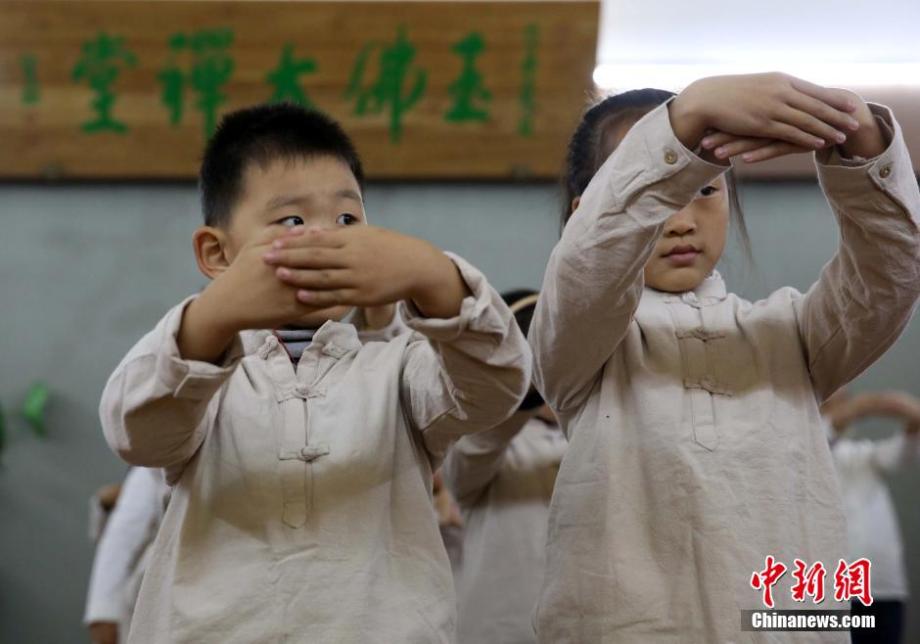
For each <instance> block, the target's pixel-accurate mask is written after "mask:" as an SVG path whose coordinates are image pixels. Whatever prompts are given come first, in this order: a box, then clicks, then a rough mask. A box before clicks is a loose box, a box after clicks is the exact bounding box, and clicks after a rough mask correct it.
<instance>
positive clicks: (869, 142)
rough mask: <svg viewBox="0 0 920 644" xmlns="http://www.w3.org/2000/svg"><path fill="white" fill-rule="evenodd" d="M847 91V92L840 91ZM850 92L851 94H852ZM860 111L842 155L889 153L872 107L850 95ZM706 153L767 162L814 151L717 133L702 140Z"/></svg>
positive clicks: (873, 155)
mask: <svg viewBox="0 0 920 644" xmlns="http://www.w3.org/2000/svg"><path fill="white" fill-rule="evenodd" d="M840 91H844V92H845V91H846V90H840ZM848 93H850V92H848ZM850 95H851V97H852V99H853V101H854V102H856V103H857V108H856V110H855V111H854V112H853V117H854V118H855V119H856V120H857V121H858V123H859V129H858V130H856V132H854V133H852V134H850V135H849V136H848V137H847V141H846V143H843V144H842V145H840V148H841V153H842V154H843V155H844V156H847V157H854V156H859V157H863V158H866V159H871V158H873V157H876V156H878V155H879V154H881V153H882V152H884V151H885V147H886V145H887V142H886V141H885V137H884V135H883V133H882V131H881V129H880V128H879V125H878V122H877V121H876V120H875V117H874V116H873V114H872V112H871V110H870V109H869V106H868V105H867V104H866V102H865V101H864V100H863V99H862V98H861V97H859V96H858V95H856V94H853V93H850ZM700 146H701V147H702V148H703V150H708V151H710V152H711V153H712V154H713V156H715V157H716V159H728V158H731V157H736V156H738V155H741V158H742V160H743V161H745V162H746V163H756V162H758V161H766V160H767V159H773V158H776V157H780V156H783V155H786V154H799V153H802V152H811V150H810V149H808V148H804V147H802V146H799V145H794V144H792V143H787V142H785V141H777V140H770V139H763V138H751V137H739V136H735V135H733V134H727V133H725V132H715V133H713V134H708V135H706V136H704V137H703V140H702V141H700Z"/></svg>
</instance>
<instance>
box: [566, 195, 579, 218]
mask: <svg viewBox="0 0 920 644" xmlns="http://www.w3.org/2000/svg"><path fill="white" fill-rule="evenodd" d="M580 203H581V195H578V196H577V197H575V198H574V199H572V206H571V209H570V210H569V214H570V215H571V214H572V213H573V212H575V209H576V208H578V204H580Z"/></svg>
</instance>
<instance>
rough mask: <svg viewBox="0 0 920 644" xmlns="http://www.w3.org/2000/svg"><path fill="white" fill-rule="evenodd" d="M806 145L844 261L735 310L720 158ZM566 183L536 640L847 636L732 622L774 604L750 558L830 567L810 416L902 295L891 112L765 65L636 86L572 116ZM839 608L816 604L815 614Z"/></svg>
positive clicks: (901, 193) (542, 376)
mask: <svg viewBox="0 0 920 644" xmlns="http://www.w3.org/2000/svg"><path fill="white" fill-rule="evenodd" d="M805 149H809V150H813V151H815V153H816V165H817V169H818V177H819V180H820V184H821V186H822V188H823V189H824V192H825V194H826V195H827V198H828V200H829V202H830V205H831V207H832V209H833V211H834V214H835V216H836V218H837V221H838V225H839V228H840V248H839V250H838V252H837V254H836V255H835V256H834V258H833V259H832V260H831V261H830V262H829V263H828V264H827V265H826V266H825V268H824V270H823V271H822V273H821V276H820V277H819V279H818V281H817V282H816V283H815V284H814V285H813V286H812V288H811V289H810V290H809V291H808V292H807V293H805V294H802V293H799V292H797V291H795V290H794V289H792V288H783V289H780V290H778V291H776V292H775V293H773V294H772V295H770V296H769V297H767V298H766V299H764V300H761V301H759V302H756V303H750V302H747V301H745V300H743V299H741V298H740V297H738V296H736V295H733V294H731V293H729V292H727V290H726V287H725V283H724V282H723V281H722V278H721V277H720V276H719V274H718V273H717V272H715V271H714V270H713V269H714V267H715V265H716V263H717V262H718V260H719V258H720V257H721V255H722V251H723V248H724V244H725V238H726V232H727V228H728V215H729V200H728V195H727V194H726V189H727V183H726V181H725V179H724V177H723V174H724V173H725V171H726V170H727V168H728V166H727V159H728V158H730V157H733V156H735V155H737V154H740V155H741V156H742V158H743V159H745V160H746V161H758V160H762V159H766V158H771V157H775V156H778V155H781V154H785V153H790V152H796V151H801V150H805ZM695 151H698V152H695ZM700 154H706V155H707V157H708V158H709V159H712V161H707V160H704V159H703V158H701V157H700ZM592 175H593V178H592V179H590V182H587V181H586V182H585V183H584V184H580V183H579V182H578V181H576V180H575V179H577V177H582V176H587V177H590V176H592ZM567 178H568V179H572V180H571V181H567V184H568V185H569V186H574V187H575V190H574V191H573V193H574V194H572V195H571V197H572V198H571V200H570V203H571V207H572V209H573V210H574V213H573V214H572V216H571V218H570V219H569V220H568V222H567V224H566V226H565V229H564V231H563V234H562V238H561V240H560V241H559V243H558V245H557V246H556V248H555V249H554V251H553V253H552V256H551V258H550V261H549V265H548V267H547V270H546V277H545V281H544V285H543V291H542V292H541V294H540V300H539V302H538V304H537V310H536V313H535V314H534V320H533V326H532V328H531V332H530V334H529V339H530V342H531V345H532V348H533V350H534V361H535V376H534V377H535V382H536V385H537V388H538V389H539V390H540V391H541V392H542V393H543V395H544V397H545V398H546V400H547V402H548V403H549V405H550V406H551V407H552V408H553V411H555V412H556V415H557V416H558V417H559V420H560V423H561V425H562V427H563V429H564V431H565V433H566V436H567V437H568V440H569V447H568V450H567V451H566V455H565V457H564V458H563V461H562V465H561V467H560V471H559V476H558V477H557V479H556V488H555V491H554V494H553V500H552V504H551V508H550V520H549V531H548V544H547V570H546V576H545V583H544V586H543V590H542V593H541V597H540V602H539V605H538V609H537V618H536V625H537V631H538V639H539V641H541V642H547V643H550V642H551V643H552V644H561V643H565V642H572V643H579V644H580V643H584V642H656V643H666V642H673V643H678V642H679V643H681V644H687V643H697V642H698V643H701V644H716V643H719V644H722V643H726V642H741V641H744V642H768V641H769V642H777V641H797V642H817V641H821V642H844V641H847V640H848V638H849V634H848V633H846V632H845V631H836V632H795V633H793V632H786V633H776V632H750V633H748V632H745V633H742V632H741V628H742V613H741V610H742V609H758V608H759V609H764V608H765V604H768V602H766V598H765V593H764V585H765V583H764V578H765V576H764V575H760V574H759V573H761V572H762V571H764V570H766V565H765V564H766V558H767V557H768V556H773V557H775V560H776V561H778V562H781V563H783V564H784V565H786V566H788V567H789V569H790V570H791V569H792V568H793V561H794V559H795V558H799V559H802V560H804V561H805V562H807V565H809V566H811V565H813V564H815V563H817V562H822V563H823V565H824V566H825V567H828V566H829V565H830V566H831V567H833V566H834V565H836V562H837V561H838V560H839V559H844V558H845V557H846V556H847V551H846V525H845V521H844V516H843V512H842V505H841V499H840V491H839V487H838V485H837V481H836V475H835V472H834V468H833V463H832V460H831V455H830V450H829V448H828V444H827V440H826V437H825V433H824V429H823V426H822V424H821V418H820V414H819V410H818V403H820V402H821V401H823V400H824V399H825V398H827V397H828V396H829V395H830V394H832V393H833V392H834V391H836V390H837V389H838V388H839V387H841V386H842V385H843V384H845V383H846V382H848V381H850V380H851V379H853V378H854V377H856V376H857V375H858V374H859V373H861V372H862V371H863V370H864V369H866V368H867V367H868V366H869V365H870V364H872V362H873V361H875V360H876V359H877V358H878V357H879V356H881V355H882V354H883V353H884V351H885V350H886V349H887V348H888V347H889V346H890V345H891V343H892V342H894V340H895V339H896V338H897V337H898V335H899V334H900V332H901V331H902V330H903V329H904V327H905V326H906V324H907V323H908V321H909V319H910V317H911V314H912V312H913V310H914V307H915V304H916V301H917V297H918V295H920V261H918V260H920V230H918V215H920V192H918V189H917V181H916V179H915V177H914V173H913V169H912V167H911V163H910V159H909V158H908V153H907V149H906V147H905V144H904V141H903V138H902V136H901V130H900V127H899V126H898V124H897V122H896V121H895V119H894V116H893V115H892V114H891V112H890V111H889V110H888V109H887V108H885V107H882V106H878V105H868V104H866V103H865V102H864V101H862V99H860V98H859V97H858V96H856V95H854V94H852V93H850V92H847V91H844V90H835V89H827V88H823V87H819V86H816V85H813V84H811V83H807V82H805V81H802V80H799V79H796V78H792V77H790V76H787V75H784V74H775V73H774V74H758V75H750V76H726V77H715V78H707V79H702V80H700V81H697V82H695V83H693V84H691V85H690V86H689V87H687V88H686V89H685V90H684V91H683V92H681V93H680V94H679V95H678V96H677V97H676V98H673V99H671V98H670V97H668V96H667V94H666V93H663V92H658V91H644V92H643V91H638V92H633V93H628V94H627V95H623V96H615V97H612V98H610V99H607V100H605V101H603V102H602V103H600V104H599V105H598V106H596V107H594V108H592V109H591V110H589V112H588V113H587V114H586V116H585V118H584V119H583V121H582V124H581V125H580V126H579V128H578V130H577V131H576V133H575V134H574V136H573V138H572V142H571V144H570V149H569V167H568V177H567ZM829 234H830V233H829ZM755 573H757V574H756V575H755ZM758 580H759V581H760V587H759V590H755V588H754V587H752V586H755V587H756V583H755V582H757V581H758ZM793 581H794V580H793V576H792V574H791V573H788V574H787V575H786V576H785V577H783V578H782V579H781V580H780V582H779V583H777V584H776V585H775V586H773V587H772V600H773V602H775V603H774V606H775V608H777V609H793V608H794V609H808V608H812V609H814V608H818V607H817V606H815V604H814V603H808V602H804V603H798V602H795V601H793V599H792V597H791V593H790V590H791V586H792V584H793ZM831 588H832V589H833V586H831ZM834 607H841V608H843V607H845V606H844V605H841V604H839V603H837V602H834V601H833V593H831V596H830V597H829V598H828V597H825V598H824V603H823V604H821V605H820V608H823V609H827V608H834Z"/></svg>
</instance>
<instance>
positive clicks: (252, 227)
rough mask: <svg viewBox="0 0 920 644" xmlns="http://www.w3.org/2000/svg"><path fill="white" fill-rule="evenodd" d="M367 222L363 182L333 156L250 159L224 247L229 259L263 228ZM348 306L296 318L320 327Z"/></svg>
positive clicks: (332, 226)
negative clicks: (265, 162)
mask: <svg viewBox="0 0 920 644" xmlns="http://www.w3.org/2000/svg"><path fill="white" fill-rule="evenodd" d="M366 223H367V219H366V217H365V214H364V202H363V200H362V196H361V188H360V186H359V185H358V181H357V179H355V176H354V174H352V172H351V169H350V168H349V167H348V165H347V164H346V163H345V162H343V161H341V160H339V159H337V158H335V157H331V156H320V157H313V158H307V159H298V160H277V161H273V162H271V163H270V164H269V165H268V166H266V167H265V168H263V167H261V166H260V165H259V164H257V163H252V164H250V165H249V167H248V168H247V169H246V171H245V173H244V176H243V193H242V195H241V197H240V199H239V200H238V201H237V204H236V207H235V208H234V210H233V214H232V216H231V219H230V226H229V227H228V229H227V242H226V247H225V250H226V252H227V257H228V259H229V260H230V261H231V262H232V261H233V260H234V258H236V256H237V255H238V253H239V251H240V249H241V248H242V247H243V246H245V245H246V244H248V243H249V242H250V241H252V240H253V239H255V238H256V237H258V236H260V235H261V234H262V233H264V231H265V229H266V228H271V227H275V228H277V229H278V230H279V232H280V231H281V230H282V228H283V227H285V226H287V227H292V226H306V227H308V228H316V227H318V228H334V227H338V226H360V225H364V224H366ZM350 310H351V307H348V306H334V307H330V308H327V309H323V310H321V311H316V312H314V313H311V314H309V315H307V316H305V317H304V318H302V319H300V320H298V321H297V322H296V324H297V325H298V326H304V327H311V328H315V327H319V326H321V325H322V324H323V323H324V322H326V321H327V320H341V319H342V318H343V317H344V316H345V315H347V314H348V312H349V311H350Z"/></svg>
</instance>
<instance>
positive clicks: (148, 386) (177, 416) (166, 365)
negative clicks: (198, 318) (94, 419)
mask: <svg viewBox="0 0 920 644" xmlns="http://www.w3.org/2000/svg"><path fill="white" fill-rule="evenodd" d="M192 301H193V298H189V299H187V300H186V301H185V302H183V303H182V304H180V305H178V306H176V307H175V308H173V309H172V310H171V311H169V313H167V314H166V316H165V317H164V318H163V319H162V320H161V321H160V323H159V324H157V326H156V328H154V329H153V331H151V332H150V333H148V334H147V335H145V336H144V337H143V338H141V340H140V341H139V342H138V343H137V344H136V345H135V346H134V348H132V349H131V351H129V352H128V355H127V356H125V358H124V359H123V360H122V362H121V364H119V365H118V367H117V368H116V369H115V372H114V373H113V374H112V376H111V378H109V381H108V383H107V384H106V386H105V390H104V391H103V394H102V402H101V403H100V406H99V415H100V417H101V419H102V427H103V431H104V433H105V438H106V441H107V442H108V444H109V446H110V447H111V448H112V449H113V450H114V451H115V452H117V453H118V455H119V456H121V457H122V458H123V459H124V460H125V461H127V462H128V463H131V464H133V465H140V466H144V467H164V468H169V469H170V470H173V471H174V470H175V469H176V468H181V466H182V465H184V464H185V462H187V461H188V460H189V459H190V458H191V457H192V456H193V455H194V454H195V451H196V450H197V449H198V447H199V446H200V445H201V443H202V441H203V440H204V438H205V436H206V435H207V433H208V431H209V428H210V427H211V425H212V423H213V421H214V415H215V411H216V410H215V407H214V406H213V405H211V403H212V401H213V400H215V396H216V394H217V392H218V390H219V389H220V387H221V386H222V385H223V384H224V382H225V381H226V380H227V378H229V376H230V374H231V373H232V372H233V370H234V369H235V368H236V365H237V364H238V363H239V361H240V359H241V358H242V355H243V348H242V344H241V342H240V339H239V336H238V335H236V336H234V339H233V341H232V343H231V345H230V348H229V349H227V350H226V352H225V353H224V356H223V358H222V359H221V360H220V361H219V362H218V363H217V364H212V363H210V362H203V361H198V360H188V359H185V358H183V357H182V356H181V355H180V353H179V347H178V343H177V337H178V334H179V330H180V327H181V323H182V318H183V313H184V311H185V310H186V307H188V306H189V304H190V303H191V302H192Z"/></svg>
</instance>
